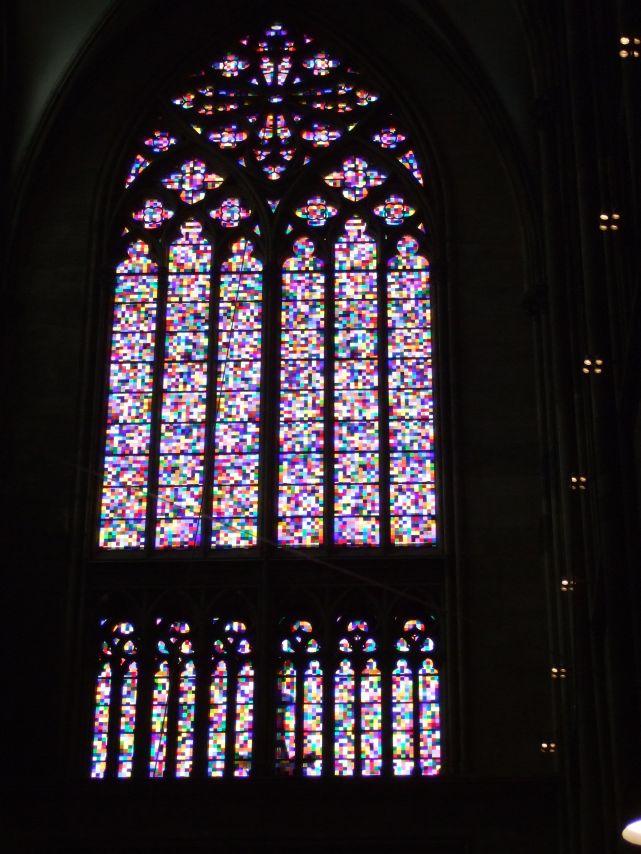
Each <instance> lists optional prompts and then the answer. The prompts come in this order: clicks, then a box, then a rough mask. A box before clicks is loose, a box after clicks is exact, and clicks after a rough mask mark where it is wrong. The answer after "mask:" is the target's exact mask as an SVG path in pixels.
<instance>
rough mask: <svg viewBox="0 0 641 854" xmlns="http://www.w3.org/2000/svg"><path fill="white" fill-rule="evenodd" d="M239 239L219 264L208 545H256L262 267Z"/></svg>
mask: <svg viewBox="0 0 641 854" xmlns="http://www.w3.org/2000/svg"><path fill="white" fill-rule="evenodd" d="M252 253H253V245H252V243H251V242H250V241H248V240H246V239H244V238H242V239H241V240H239V241H238V242H237V243H235V244H234V245H233V247H232V254H231V256H230V257H229V259H228V260H226V261H225V262H224V263H223V264H222V268H221V270H222V272H221V276H220V302H219V311H218V358H217V386H216V411H215V413H214V422H215V423H214V459H213V467H214V476H213V502H212V534H211V544H212V546H214V547H235V548H239V547H248V546H255V545H256V544H257V542H258V488H259V484H258V466H259V427H260V384H261V363H262V269H263V264H262V262H261V261H260V260H259V259H257V258H254V257H253V254H252Z"/></svg>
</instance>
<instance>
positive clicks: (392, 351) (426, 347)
mask: <svg viewBox="0 0 641 854" xmlns="http://www.w3.org/2000/svg"><path fill="white" fill-rule="evenodd" d="M397 249H398V253H397V254H396V255H394V256H392V258H391V259H390V260H389V262H388V268H387V325H388V358H389V398H388V402H389V418H390V421H389V424H390V431H389V437H390V538H391V542H392V543H393V544H394V545H399V546H414V545H430V544H434V543H435V542H436V537H437V531H436V489H435V483H434V480H435V478H434V400H433V386H432V347H431V325H430V324H431V315H430V293H429V264H428V261H427V259H426V258H424V257H423V256H422V255H420V254H419V253H418V249H419V246H418V242H417V241H416V240H415V239H414V238H412V237H409V236H406V237H403V238H401V240H399V241H398V244H397ZM398 773H400V772H398Z"/></svg>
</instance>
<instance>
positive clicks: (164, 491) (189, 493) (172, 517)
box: [156, 220, 212, 549]
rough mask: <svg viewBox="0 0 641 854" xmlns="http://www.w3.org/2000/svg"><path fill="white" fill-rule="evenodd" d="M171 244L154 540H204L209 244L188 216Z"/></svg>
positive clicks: (167, 544) (181, 543) (179, 544)
mask: <svg viewBox="0 0 641 854" xmlns="http://www.w3.org/2000/svg"><path fill="white" fill-rule="evenodd" d="M181 231H182V236H181V237H180V238H179V239H178V240H177V241H176V242H175V243H173V244H172V245H171V246H170V248H169V276H168V282H167V313H166V335H165V361H164V366H163V394H162V405H161V427H160V456H159V470H158V498H157V504H156V519H157V522H156V546H157V547H158V548H163V549H164V548H186V547H190V546H196V545H198V544H199V542H200V537H201V525H202V510H203V508H202V501H203V494H202V493H203V473H204V465H203V463H204V450H205V448H204V445H205V421H206V416H207V351H208V346H209V334H208V327H209V299H210V276H211V255H212V253H211V247H210V244H209V242H208V241H207V240H206V239H205V238H204V237H202V235H201V232H202V226H201V225H200V223H199V222H196V221H195V220H190V221H189V222H187V223H186V224H185V225H183V226H182V228H181Z"/></svg>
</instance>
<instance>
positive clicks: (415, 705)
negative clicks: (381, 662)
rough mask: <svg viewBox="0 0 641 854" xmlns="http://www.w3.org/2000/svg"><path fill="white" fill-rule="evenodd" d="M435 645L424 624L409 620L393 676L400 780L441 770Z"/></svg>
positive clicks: (394, 750) (394, 749)
mask: <svg viewBox="0 0 641 854" xmlns="http://www.w3.org/2000/svg"><path fill="white" fill-rule="evenodd" d="M434 649H435V644H434V641H433V639H432V638H430V637H428V635H427V633H426V626H425V623H424V622H422V621H421V620H407V621H406V622H405V624H404V625H403V632H402V634H401V636H400V638H398V640H397V642H396V651H397V655H398V657H397V658H396V661H395V665H394V670H393V672H392V761H393V765H394V774H395V775H396V776H399V777H403V776H409V775H412V774H419V775H423V776H433V775H435V774H438V772H439V769H440V767H441V740H440V721H439V674H438V670H437V669H436V667H435V665H434V661H433V658H432V657H429V653H433V652H434Z"/></svg>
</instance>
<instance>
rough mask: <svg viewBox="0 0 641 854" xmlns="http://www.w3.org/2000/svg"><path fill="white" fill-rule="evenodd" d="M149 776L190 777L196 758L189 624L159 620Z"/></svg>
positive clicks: (194, 674) (194, 686)
mask: <svg viewBox="0 0 641 854" xmlns="http://www.w3.org/2000/svg"><path fill="white" fill-rule="evenodd" d="M156 629H157V641H156V650H155V659H154V685H153V697H152V705H151V750H150V755H149V776H150V777H174V776H175V777H189V776H190V775H191V771H192V765H193V759H194V732H193V730H194V714H195V705H196V664H195V661H194V647H193V643H192V641H191V627H190V625H189V623H184V622H173V623H169V624H166V621H165V620H163V619H161V618H158V619H157V620H156Z"/></svg>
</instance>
